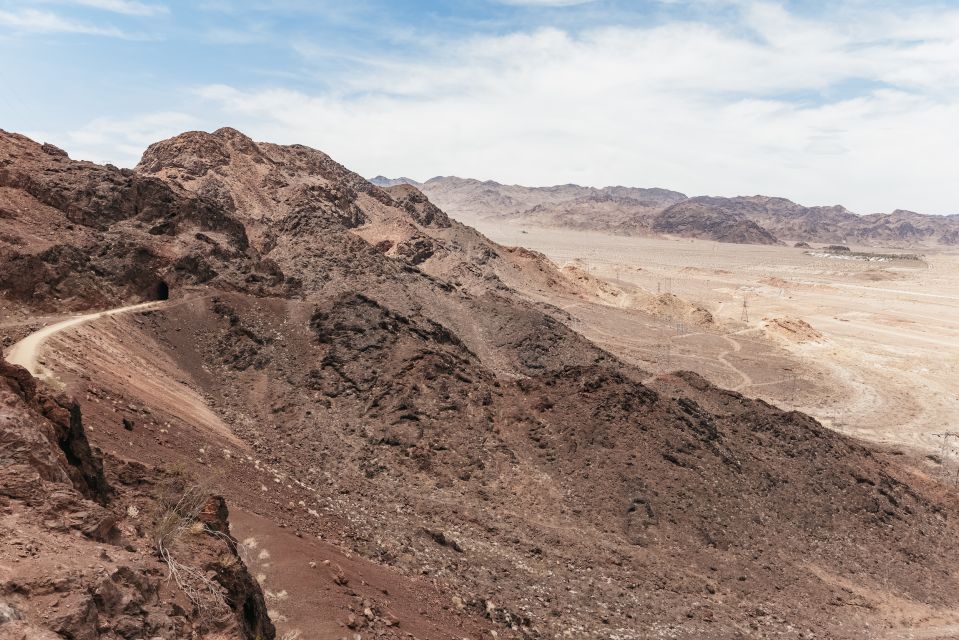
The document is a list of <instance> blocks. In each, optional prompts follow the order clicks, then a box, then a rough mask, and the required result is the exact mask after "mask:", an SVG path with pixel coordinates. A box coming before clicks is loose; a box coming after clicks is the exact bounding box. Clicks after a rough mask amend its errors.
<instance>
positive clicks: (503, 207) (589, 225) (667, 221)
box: [371, 176, 959, 247]
mask: <svg viewBox="0 0 959 640" xmlns="http://www.w3.org/2000/svg"><path fill="white" fill-rule="evenodd" d="M371 182H373V183H374V184H376V185H380V186H393V185H396V184H403V183H405V184H411V185H413V186H415V187H417V188H418V189H420V190H421V191H422V192H423V193H425V194H426V195H427V196H428V197H429V199H430V200H431V201H432V202H433V203H434V204H436V205H437V206H438V207H440V208H441V209H443V210H444V211H446V212H447V213H448V214H450V215H451V216H453V217H454V218H457V219H459V220H462V221H463V222H466V223H468V224H471V223H475V222H477V221H495V220H499V221H503V222H510V223H514V224H527V225H533V226H541V227H559V228H569V229H582V230H593V231H606V232H611V233H623V234H630V235H677V236H682V237H687V238H701V239H706V240H717V241H719V242H734V243H741V244H781V243H786V242H823V243H844V244H859V245H874V246H907V247H922V246H937V245H948V246H952V245H957V244H959V215H950V216H935V215H924V214H920V213H915V212H912V211H905V210H901V209H897V210H896V211H893V212H892V213H873V214H868V215H859V214H856V213H853V212H851V211H849V210H848V209H846V208H845V207H842V206H839V205H836V206H832V207H804V206H802V205H799V204H796V203H795V202H792V201H790V200H787V199H785V198H775V197H768V196H739V197H735V198H720V197H710V196H696V197H689V196H687V195H685V194H682V193H679V192H678V191H670V190H668V189H641V188H635V187H603V188H595V187H583V186H579V185H575V184H566V185H558V186H554V187H524V186H520V185H504V184H500V183H498V182H493V181H491V180H487V181H481V180H473V179H469V178H457V177H454V176H449V177H436V178H432V179H430V180H427V181H426V182H417V181H415V180H411V179H409V178H396V179H390V178H385V177H383V176H377V177H375V178H373V179H372V180H371Z"/></svg>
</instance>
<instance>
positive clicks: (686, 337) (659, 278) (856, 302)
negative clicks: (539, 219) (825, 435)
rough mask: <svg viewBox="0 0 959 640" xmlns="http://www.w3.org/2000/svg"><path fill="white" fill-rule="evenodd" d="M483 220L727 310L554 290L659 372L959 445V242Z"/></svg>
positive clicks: (603, 335)
mask: <svg viewBox="0 0 959 640" xmlns="http://www.w3.org/2000/svg"><path fill="white" fill-rule="evenodd" d="M477 226H478V228H479V229H480V230H481V231H483V232H484V233H486V234H487V235H489V236H490V237H491V238H492V239H493V240H495V241H497V242H501V243H504V244H508V245H520V246H525V247H527V248H530V249H534V250H537V251H540V252H542V253H544V254H546V255H547V256H549V257H550V258H551V259H552V260H553V261H554V262H556V263H557V264H559V265H560V266H563V265H567V264H570V263H573V264H577V265H579V266H580V267H582V268H583V269H584V270H586V271H587V272H588V273H589V274H591V275H592V276H595V277H597V278H601V279H603V280H606V281H607V282H610V283H612V284H613V285H614V286H616V287H618V288H621V289H623V290H625V291H629V290H631V288H633V287H638V288H640V289H643V290H645V291H646V292H650V293H657V292H661V293H666V292H669V293H672V294H673V295H675V296H678V297H680V298H682V299H684V300H686V301H689V302H692V303H694V304H697V305H700V306H702V307H704V308H706V309H707V310H709V311H710V312H711V313H712V314H713V315H714V317H715V319H716V322H715V323H714V324H711V325H707V326H697V325H696V324H694V323H688V322H687V321H685V320H683V319H682V318H679V317H669V316H663V315H662V314H660V315H652V316H651V315H650V314H649V313H646V312H645V311H647V310H644V309H642V308H633V305H631V304H630V302H629V301H628V296H627V297H626V299H624V301H623V302H622V303H619V304H612V305H611V306H598V305H595V304H590V303H587V302H582V303H579V302H576V301H569V300H556V301H554V302H555V303H556V304H557V305H558V306H561V307H562V308H564V309H566V310H567V311H569V312H570V313H571V314H572V315H573V316H574V317H575V318H576V322H577V324H578V326H577V328H578V329H579V330H580V331H582V332H584V333H585V334H587V335H588V336H589V337H590V338H591V339H593V340H594V341H596V342H598V343H600V344H602V345H603V346H605V347H606V348H608V349H611V350H613V351H614V352H616V353H617V354H619V355H621V356H622V357H624V358H626V359H628V360H631V361H633V362H635V363H637V364H639V365H640V366H643V367H644V368H646V369H647V370H649V371H652V372H662V371H664V370H667V369H677V368H684V369H692V370H695V371H698V372H699V373H702V374H703V375H705V376H706V377H708V378H710V379H712V380H713V381H714V382H717V383H719V384H722V385H724V386H727V387H730V388H733V389H736V390H738V391H741V392H742V393H744V394H747V395H751V396H758V397H761V398H763V399H765V400H768V401H770V402H772V403H775V404H777V405H779V406H783V407H789V408H795V409H799V410H802V411H805V412H807V413H810V414H811V415H813V416H815V417H817V418H818V419H819V420H821V421H822V422H823V423H824V424H827V425H829V426H831V427H832V428H835V429H837V430H839V431H842V432H845V433H849V434H852V435H855V436H858V437H861V438H864V439H867V440H870V441H873V442H877V443H882V444H889V445H895V446H909V447H914V448H917V449H920V450H922V451H924V452H926V453H928V454H930V457H929V458H928V464H929V465H930V466H931V467H935V466H938V463H937V462H936V460H937V459H938V458H940V457H941V458H944V459H946V460H948V459H950V458H951V459H955V458H956V454H957V453H959V252H957V253H946V252H927V253H926V254H925V256H924V258H925V259H924V260H923V261H913V260H897V261H891V262H865V261H860V260H850V259H837V258H831V257H821V256H816V255H810V254H809V253H807V251H808V250H804V249H799V248H793V247H780V246H777V247H766V246H754V245H732V244H721V243H716V242H709V241H698V240H688V239H653V238H631V237H620V236H612V235H606V234H600V233H591V232H575V231H567V230H562V231H560V230H549V229H534V228H522V229H521V228H519V227H509V226H504V225H496V226H485V225H483V224H482V222H480V223H479V224H477ZM853 248H854V249H855V247H853ZM871 251H883V252H886V253H895V250H876V249H871ZM744 301H745V314H744ZM799 320H801V321H803V322H804V323H806V324H807V325H808V326H806V325H804V324H802V323H801V322H797V321H799ZM951 432H956V433H957V435H956V436H953V437H946V436H944V435H943V434H948V433H951Z"/></svg>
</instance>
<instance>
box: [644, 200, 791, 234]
mask: <svg viewBox="0 0 959 640" xmlns="http://www.w3.org/2000/svg"><path fill="white" fill-rule="evenodd" d="M709 200H710V201H713V200H716V199H715V198H712V199H709ZM713 207H714V205H713V203H712V202H708V203H707V202H704V201H702V200H700V199H698V198H693V199H692V200H687V201H686V202H682V203H680V204H677V205H674V206H672V207H670V208H668V209H666V210H665V211H663V212H661V213H659V214H657V215H656V216H655V217H654V218H653V222H652V225H651V228H652V230H653V231H656V232H657V233H668V234H673V235H678V236H683V237H687V238H702V239H704V240H716V241H719V242H732V243H736V244H779V240H778V239H777V238H776V236H774V235H773V234H771V233H769V232H768V231H767V230H766V229H764V228H762V227H761V226H759V225H758V224H756V223H755V222H753V221H752V220H749V219H748V218H746V217H744V216H742V215H741V214H739V213H738V212H736V211H735V210H732V209H726V208H719V209H715V208H713Z"/></svg>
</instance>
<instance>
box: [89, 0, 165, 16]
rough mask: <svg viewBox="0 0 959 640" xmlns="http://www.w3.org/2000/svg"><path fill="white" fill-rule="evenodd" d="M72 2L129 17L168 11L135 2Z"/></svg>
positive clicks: (134, 0)
mask: <svg viewBox="0 0 959 640" xmlns="http://www.w3.org/2000/svg"><path fill="white" fill-rule="evenodd" d="M72 2H73V3H74V4H78V5H82V6H84V7H91V8H93V9H101V10H103V11H112V12H114V13H122V14H124V15H129V16H153V15H157V14H160V13H166V12H167V11H168V9H167V7H166V6H164V5H161V4H149V3H146V2H137V1H136V0H72Z"/></svg>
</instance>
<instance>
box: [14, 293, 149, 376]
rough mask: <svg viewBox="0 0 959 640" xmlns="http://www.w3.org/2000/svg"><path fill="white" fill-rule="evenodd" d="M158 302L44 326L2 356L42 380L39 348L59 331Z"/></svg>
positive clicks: (75, 317) (43, 373)
mask: <svg viewBox="0 0 959 640" xmlns="http://www.w3.org/2000/svg"><path fill="white" fill-rule="evenodd" d="M158 304H160V303H158V302H143V303H140V304H133V305H129V306H126V307H117V308H116V309H108V310H106V311H97V312H96V313H88V314H85V315H81V316H74V317H72V318H68V319H66V320H62V321H61V322H57V323H55V324H51V325H49V326H46V327H44V328H42V329H40V330H38V331H35V332H33V333H31V334H30V335H28V336H27V337H26V338H24V339H23V340H21V341H20V342H17V343H16V344H14V345H13V346H12V347H10V349H9V351H7V353H6V354H5V355H4V358H5V359H6V360H7V362H10V363H11V364H16V365H20V366H21V367H23V368H25V369H26V370H27V371H29V372H30V373H31V374H33V375H35V376H37V377H39V378H44V377H47V375H48V374H49V371H45V370H44V369H43V367H42V366H41V364H40V348H41V347H42V346H43V343H44V342H46V341H47V339H48V338H50V337H51V336H54V335H56V334H58V333H60V332H61V331H66V330H67V329H70V328H72V327H76V326H79V325H81V324H85V323H87V322H90V321H92V320H96V319H98V318H103V317H105V316H112V315H116V314H118V313H129V312H131V311H140V310H144V309H151V308H154V307H156V306H157V305H158Z"/></svg>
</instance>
